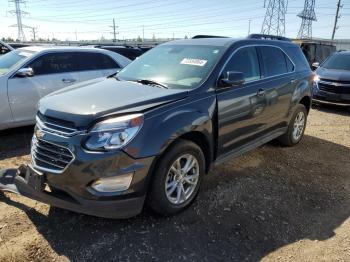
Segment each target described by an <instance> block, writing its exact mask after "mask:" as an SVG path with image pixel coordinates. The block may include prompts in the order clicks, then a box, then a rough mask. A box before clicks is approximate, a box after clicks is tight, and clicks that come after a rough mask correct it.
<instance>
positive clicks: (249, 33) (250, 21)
mask: <svg viewBox="0 0 350 262" xmlns="http://www.w3.org/2000/svg"><path fill="white" fill-rule="evenodd" d="M251 21H252V20H251V19H249V20H248V22H249V24H248V35H250V22H251Z"/></svg>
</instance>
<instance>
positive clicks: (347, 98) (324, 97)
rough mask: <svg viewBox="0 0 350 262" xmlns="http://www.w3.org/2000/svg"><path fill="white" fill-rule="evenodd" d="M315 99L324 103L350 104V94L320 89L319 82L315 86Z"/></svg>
mask: <svg viewBox="0 0 350 262" xmlns="http://www.w3.org/2000/svg"><path fill="white" fill-rule="evenodd" d="M313 101H314V102H317V103H322V104H331V105H340V106H350V94H345V93H344V94H343V93H339V92H338V93H333V92H327V91H324V90H320V88H319V86H318V85H317V84H315V85H314V87H313Z"/></svg>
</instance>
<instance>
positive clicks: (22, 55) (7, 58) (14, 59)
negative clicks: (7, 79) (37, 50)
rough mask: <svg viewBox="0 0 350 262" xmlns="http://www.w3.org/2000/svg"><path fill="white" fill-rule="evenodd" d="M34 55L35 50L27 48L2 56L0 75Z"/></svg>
mask: <svg viewBox="0 0 350 262" xmlns="http://www.w3.org/2000/svg"><path fill="white" fill-rule="evenodd" d="M32 55H33V52H29V51H25V50H15V51H11V52H9V53H7V54H5V55H2V56H0V75H3V74H6V73H7V72H9V71H10V70H12V69H13V68H14V67H15V66H16V65H18V64H19V63H21V62H22V61H23V60H25V59H26V58H28V57H30V56H32Z"/></svg>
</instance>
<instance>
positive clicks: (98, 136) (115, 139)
mask: <svg viewBox="0 0 350 262" xmlns="http://www.w3.org/2000/svg"><path fill="white" fill-rule="evenodd" d="M142 125H143V115H142V114H133V115H126V116H120V117H116V118H111V119H107V120H105V121H102V122H100V123H97V124H96V125H95V126H94V127H93V128H92V129H91V130H90V132H89V135H88V138H87V139H86V141H85V147H86V148H87V149H89V150H93V151H104V150H113V149H118V148H121V147H123V146H125V145H126V144H127V143H129V142H130V141H131V140H132V139H133V138H134V137H135V136H136V134H137V133H138V131H139V130H140V129H141V127H142Z"/></svg>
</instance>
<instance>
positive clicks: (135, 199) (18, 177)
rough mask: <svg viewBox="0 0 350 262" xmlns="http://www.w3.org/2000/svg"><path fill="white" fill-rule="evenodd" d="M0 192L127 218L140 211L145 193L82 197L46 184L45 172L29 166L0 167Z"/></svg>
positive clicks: (106, 216) (96, 213)
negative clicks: (1, 168)
mask: <svg viewBox="0 0 350 262" xmlns="http://www.w3.org/2000/svg"><path fill="white" fill-rule="evenodd" d="M0 191H4V192H12V193H16V194H20V195H23V196H26V197H28V198H31V199H34V200H37V201H40V202H43V203H46V204H49V205H52V206H55V207H59V208H63V209H67V210H71V211H74V212H79V213H84V214H88V215H92V216H98V217H105V218H129V217H132V216H135V215H137V214H138V213H140V212H141V210H142V208H143V204H144V200H145V194H141V195H139V196H132V197H123V198H120V197H118V196H117V197H115V196H114V197H98V198H96V197H95V198H90V199H89V198H85V197H84V196H79V195H77V194H74V193H70V192H69V191H68V192H67V191H64V190H62V189H58V188H54V187H50V184H49V182H48V180H47V177H46V174H44V173H38V172H37V171H35V170H34V169H33V168H32V167H31V166H21V167H20V168H18V169H3V170H0Z"/></svg>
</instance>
